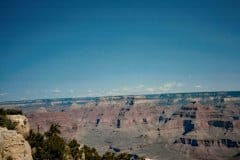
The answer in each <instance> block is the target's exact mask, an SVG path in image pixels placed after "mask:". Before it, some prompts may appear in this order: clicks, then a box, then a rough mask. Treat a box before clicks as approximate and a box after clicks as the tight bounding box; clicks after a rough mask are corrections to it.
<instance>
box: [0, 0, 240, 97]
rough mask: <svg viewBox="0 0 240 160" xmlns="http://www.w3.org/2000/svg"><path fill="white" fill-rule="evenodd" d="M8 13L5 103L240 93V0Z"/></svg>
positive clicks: (3, 23) (70, 5)
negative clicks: (77, 98)
mask: <svg viewBox="0 0 240 160" xmlns="http://www.w3.org/2000/svg"><path fill="white" fill-rule="evenodd" d="M0 8H1V9H0V101H6V100H21V99H36V98H52V97H84V96H103V95H119V94H121V95H122V94H144V93H146V94H148V93H166V92H192V91H222V90H240V83H239V82H240V74H239V73H240V67H239V64H240V63H239V62H240V45H239V44H240V29H239V28H240V2H239V1H237V0H236V1H233V0H226V1H222V0H202V1H198V2H197V1H178V0H175V1H173V0H172V1H165V2H162V1H151V0H148V1H142V0H137V1H131V0H128V1H125V0H121V1H104V0H97V1H63V0H58V1H56V0H51V1H49V0H47V1H45V0H43V1H39V2H34V1H25V0H23V1H5V2H1V4H0Z"/></svg>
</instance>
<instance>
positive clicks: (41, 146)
mask: <svg viewBox="0 0 240 160" xmlns="http://www.w3.org/2000/svg"><path fill="white" fill-rule="evenodd" d="M22 114H23V113H22V111H21V110H16V109H2V108H0V126H1V127H6V128H7V129H9V130H15V129H16V126H17V124H18V123H16V122H12V121H11V120H10V119H8V117H7V115H22ZM60 134H61V131H60V125H58V124H52V125H51V126H50V128H49V130H48V131H47V132H45V133H44V134H42V133H39V132H37V133H35V132H33V130H30V132H29V135H28V136H27V138H26V140H27V141H28V142H29V144H30V146H31V149H32V156H33V159H34V160H130V159H131V158H132V157H135V159H136V158H137V159H139V160H143V158H141V157H138V156H136V155H131V154H128V153H120V154H118V155H115V153H112V152H106V153H104V154H103V155H102V156H100V155H99V153H98V152H97V150H96V149H95V148H93V147H89V146H87V145H83V146H82V147H80V144H79V143H78V142H77V141H76V140H75V139H72V140H71V141H70V142H66V141H65V140H64V139H63V138H62V137H61V136H60ZM7 159H9V160H10V159H12V158H11V156H10V157H8V158H7Z"/></svg>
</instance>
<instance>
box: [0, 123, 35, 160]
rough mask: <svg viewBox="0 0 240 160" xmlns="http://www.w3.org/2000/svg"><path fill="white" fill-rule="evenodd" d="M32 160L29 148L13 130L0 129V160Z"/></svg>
mask: <svg viewBox="0 0 240 160" xmlns="http://www.w3.org/2000/svg"><path fill="white" fill-rule="evenodd" d="M8 158H9V159H10V158H12V160H32V155H31V147H30V145H29V144H28V142H27V141H26V140H25V139H24V138H23V136H22V135H21V134H19V133H17V131H15V130H7V129H6V128H2V127H0V159H1V160H7V159H8Z"/></svg>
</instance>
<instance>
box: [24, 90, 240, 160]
mask: <svg viewBox="0 0 240 160" xmlns="http://www.w3.org/2000/svg"><path fill="white" fill-rule="evenodd" d="M239 97H240V92H234V93H224V92H223V93H222V92H213V93H192V94H191V93H189V94H166V95H146V96H118V97H103V98H97V99H94V100H86V101H85V102H84V104H82V103H78V102H71V103H72V105H70V106H65V108H64V111H63V110H61V111H58V110H56V111H49V112H46V113H43V112H41V113H39V112H31V113H29V112H27V113H28V114H27V116H28V117H29V120H30V125H31V128H32V129H34V130H35V131H37V130H38V131H40V132H45V131H47V130H48V128H49V126H50V125H51V124H52V123H59V124H60V125H61V126H62V128H61V131H62V134H63V136H64V137H65V138H69V139H72V138H76V139H77V140H79V141H80V143H81V142H82V143H85V144H88V145H90V146H94V147H96V148H97V149H98V150H99V151H100V152H101V150H102V151H104V152H105V151H106V150H108V149H109V146H112V147H113V148H119V149H120V150H121V151H127V152H132V153H137V154H140V155H146V156H147V157H149V158H153V159H187V158H189V159H193V158H196V159H226V158H229V159H231V158H233V159H234V158H235V159H236V157H239V155H238V153H240V147H239V146H240V144H239V142H240V118H239V117H240V98H239ZM225 100H226V101H225ZM49 101H50V100H49ZM65 103H66V104H68V103H67V102H64V104H65ZM55 107H56V106H55ZM61 107H63V105H61ZM49 108H51V107H49ZM49 108H47V109H48V110H51V109H49ZM32 110H33V109H32ZM35 110H37V107H36V108H35ZM164 148H166V149H164ZM174 151H175V152H174ZM185 156H187V157H185ZM169 157H170V158H169Z"/></svg>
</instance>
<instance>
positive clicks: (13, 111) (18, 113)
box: [0, 108, 23, 115]
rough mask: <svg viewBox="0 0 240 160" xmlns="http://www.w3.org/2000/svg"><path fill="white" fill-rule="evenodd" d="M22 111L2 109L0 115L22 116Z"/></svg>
mask: <svg viewBox="0 0 240 160" xmlns="http://www.w3.org/2000/svg"><path fill="white" fill-rule="evenodd" d="M22 114H23V113H22V111H21V110H18V109H3V108H0V115H22Z"/></svg>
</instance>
